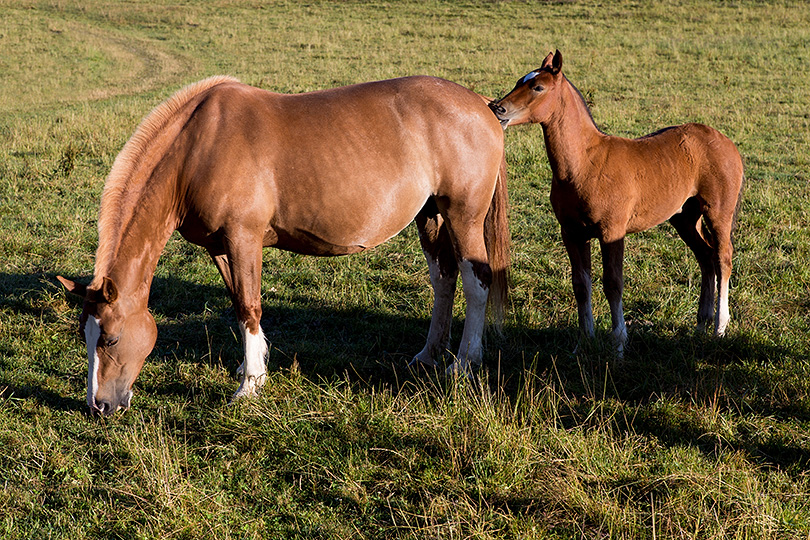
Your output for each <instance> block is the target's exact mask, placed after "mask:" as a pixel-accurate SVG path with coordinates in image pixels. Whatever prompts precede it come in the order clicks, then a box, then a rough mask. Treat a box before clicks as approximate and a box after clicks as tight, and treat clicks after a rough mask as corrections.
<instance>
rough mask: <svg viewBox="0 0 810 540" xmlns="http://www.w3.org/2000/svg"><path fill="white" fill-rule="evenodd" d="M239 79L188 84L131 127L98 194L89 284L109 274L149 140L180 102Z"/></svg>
mask: <svg viewBox="0 0 810 540" xmlns="http://www.w3.org/2000/svg"><path fill="white" fill-rule="evenodd" d="M231 82H239V81H238V80H237V79H235V78H233V77H228V76H225V75H217V76H214V77H209V78H207V79H203V80H201V81H198V82H196V83H192V84H190V85H188V86H186V87H184V88H182V89H181V90H179V91H177V93H175V94H174V95H173V96H172V97H170V98H169V99H167V100H166V101H164V102H163V103H161V104H160V105H158V106H157V107H155V108H154V109H153V110H152V112H150V113H149V114H148V115H147V116H146V118H144V120H143V121H142V122H141V124H140V125H139V126H138V129H136V130H135V134H134V135H132V137H131V138H130V139H129V140H128V141H127V143H126V144H125V145H124V148H123V149H122V150H121V152H119V154H118V156H117V157H116V158H115V162H114V163H113V166H112V169H110V174H109V175H107V180H106V182H105V183H104V192H103V193H102V195H101V210H100V211H99V216H98V249H97V250H96V265H95V270H94V272H93V273H94V277H93V283H91V284H90V286H91V287H94V286H98V285H100V280H101V278H103V277H104V276H106V275H107V274H108V273H109V270H110V266H111V265H112V263H113V261H114V260H115V255H116V252H117V251H118V246H119V244H120V240H121V234H122V228H123V227H124V226H125V225H126V223H127V222H128V220H129V219H130V218H131V212H130V211H128V210H126V209H125V208H122V203H123V201H124V198H125V195H126V193H127V192H128V191H130V190H132V189H133V188H138V187H139V186H136V185H134V183H135V181H136V179H135V178H134V172H135V170H136V169H137V167H138V165H139V163H140V160H141V157H142V156H143V154H144V153H145V152H146V150H147V148H148V146H149V144H150V142H151V141H152V140H153V139H154V138H155V137H156V136H157V135H158V134H159V133H160V131H161V130H162V129H163V128H164V127H165V126H166V124H167V123H168V121H169V120H170V119H171V118H172V117H173V116H174V114H175V113H176V112H177V111H178V110H180V108H181V107H183V105H185V104H186V103H188V102H189V101H190V100H192V99H193V98H194V97H195V96H198V95H199V94H201V93H202V92H205V91H206V90H208V89H209V88H212V87H214V86H217V85H219V84H223V83H231Z"/></svg>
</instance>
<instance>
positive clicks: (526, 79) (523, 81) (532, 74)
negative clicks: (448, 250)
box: [520, 71, 537, 84]
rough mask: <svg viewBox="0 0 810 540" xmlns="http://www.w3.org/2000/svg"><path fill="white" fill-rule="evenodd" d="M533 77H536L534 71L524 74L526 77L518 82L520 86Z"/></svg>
mask: <svg viewBox="0 0 810 540" xmlns="http://www.w3.org/2000/svg"><path fill="white" fill-rule="evenodd" d="M535 77H537V72H536V71H532V72H531V73H528V74H526V76H525V77H523V80H522V81H520V84H523V83H525V82H526V81H528V80H529V79H534V78H535Z"/></svg>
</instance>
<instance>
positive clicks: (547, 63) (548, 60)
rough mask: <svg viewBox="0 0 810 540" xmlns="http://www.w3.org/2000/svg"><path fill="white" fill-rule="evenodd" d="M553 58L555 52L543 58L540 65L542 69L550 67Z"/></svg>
mask: <svg viewBox="0 0 810 540" xmlns="http://www.w3.org/2000/svg"><path fill="white" fill-rule="evenodd" d="M557 52H560V51H557ZM553 58H554V53H548V54H547V55H546V57H545V58H544V59H543V65H541V66H540V69H543V68H550V67H551V61H552V59H553Z"/></svg>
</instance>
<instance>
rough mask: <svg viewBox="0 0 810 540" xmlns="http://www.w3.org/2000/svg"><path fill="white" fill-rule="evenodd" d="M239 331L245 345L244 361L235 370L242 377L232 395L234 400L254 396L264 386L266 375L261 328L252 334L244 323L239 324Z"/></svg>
mask: <svg viewBox="0 0 810 540" xmlns="http://www.w3.org/2000/svg"><path fill="white" fill-rule="evenodd" d="M239 331H240V332H241V333H242V340H243V342H244V344H245V360H244V361H243V362H242V365H241V366H239V369H238V370H237V372H238V373H241V375H242V383H241V384H240V385H239V389H238V390H237V391H236V393H235V394H234V396H233V397H234V399H236V398H239V397H242V396H253V395H256V394H257V393H258V390H259V388H261V387H262V385H264V380H265V378H266V373H267V366H266V365H265V361H264V359H265V357H266V356H267V340H266V339H265V337H264V332H262V329H261V327H259V331H258V332H257V333H255V334H253V333H251V332H249V331H248V329H247V327H246V326H245V323H243V322H240V323H239Z"/></svg>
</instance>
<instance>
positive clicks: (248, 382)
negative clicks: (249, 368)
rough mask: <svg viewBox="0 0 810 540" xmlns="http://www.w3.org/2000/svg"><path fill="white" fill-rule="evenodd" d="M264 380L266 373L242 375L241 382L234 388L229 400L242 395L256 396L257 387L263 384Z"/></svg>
mask: <svg viewBox="0 0 810 540" xmlns="http://www.w3.org/2000/svg"><path fill="white" fill-rule="evenodd" d="M265 380H267V374H266V373H262V374H261V375H248V376H247V377H245V376H242V378H241V381H242V382H241V384H240V385H239V389H237V390H236V393H234V395H233V397H232V398H231V402H234V401H236V400H238V399H240V398H243V397H247V398H251V397H255V396H258V395H259V389H260V388H261V387H262V386H264V381H265Z"/></svg>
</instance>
